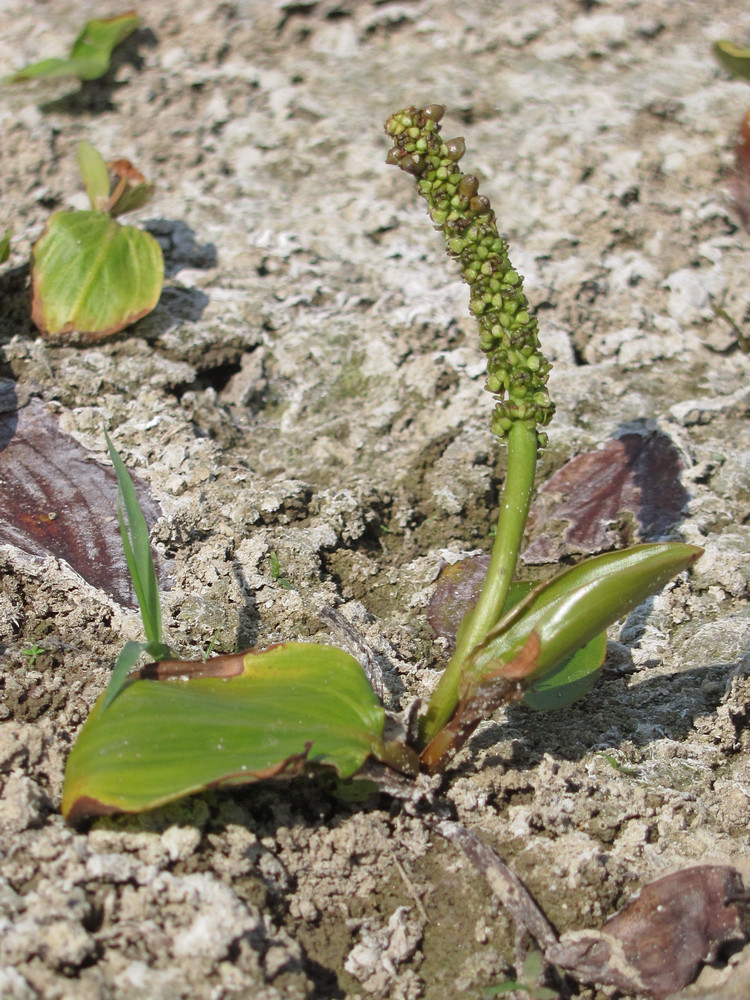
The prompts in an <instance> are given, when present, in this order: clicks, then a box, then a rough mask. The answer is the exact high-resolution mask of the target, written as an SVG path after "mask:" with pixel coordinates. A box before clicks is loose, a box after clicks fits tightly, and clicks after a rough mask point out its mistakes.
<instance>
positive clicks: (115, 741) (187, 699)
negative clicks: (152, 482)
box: [62, 643, 385, 823]
mask: <svg viewBox="0 0 750 1000" xmlns="http://www.w3.org/2000/svg"><path fill="white" fill-rule="evenodd" d="M149 669H150V668H144V669H142V670H141V671H140V672H139V673H140V674H141V675H143V674H145V673H146V672H148V671H149ZM152 673H153V675H154V676H156V677H158V678H162V679H157V680H141V679H139V680H129V681H128V683H127V684H126V686H125V688H124V689H123V690H122V691H121V692H120V694H119V696H118V697H117V698H116V700H115V701H113V702H112V703H111V704H110V706H109V708H108V710H107V712H106V714H102V712H103V700H104V696H102V698H100V700H99V701H98V702H97V703H96V705H95V706H94V708H93V710H92V712H91V715H90V716H89V719H88V721H87V722H86V724H85V726H84V727H83V729H82V730H81V733H80V734H79V736H78V740H77V741H76V744H75V746H74V747H73V750H72V751H71V754H70V757H69V758H68V763H67V767H66V771H65V783H64V787H63V803H62V810H63V815H64V816H65V817H66V819H67V820H68V821H69V822H71V823H75V822H78V821H79V820H80V819H82V818H84V817H85V816H91V815H101V814H103V813H110V812H139V811H141V810H143V809H150V808H153V807H155V806H159V805H162V804H163V803H165V802H170V801H173V800H174V799H178V798H181V797H183V796H185V795H190V794H192V793H193V792H198V791H201V790H202V789H205V788H208V787H214V786H217V785H237V784H244V783H247V782H253V781H259V780H262V779H264V778H270V777H275V776H279V775H282V774H292V773H299V772H300V771H301V770H303V769H304V768H305V767H306V766H308V765H327V766H330V767H333V768H335V770H336V771H337V772H338V774H339V777H342V778H347V777H350V776H351V775H352V774H354V773H355V772H356V771H357V770H358V769H359V768H360V767H361V766H362V764H363V763H364V761H365V759H366V758H367V757H368V756H369V755H370V754H374V755H375V756H379V755H380V754H381V753H383V750H384V748H383V742H382V737H383V727H384V722H385V713H384V711H383V708H382V706H381V705H380V703H379V701H378V699H377V697H376V696H375V693H374V692H373V690H372V688H371V687H370V685H369V683H368V681H367V678H366V677H365V674H364V671H363V670H362V668H361V667H360V666H359V664H358V663H357V661H356V660H354V659H353V657H351V656H349V654H348V653H345V652H343V651H342V650H340V649H336V648H335V647H332V646H320V645H313V644H306V643H285V644H282V645H279V646H273V647H271V648H270V649H268V650H266V651H265V652H261V653H254V652H248V653H244V654H243V653H241V654H238V655H234V656H219V657H215V658H214V659H212V660H209V661H208V662H206V663H201V662H196V663H193V664H190V663H184V662H176V663H170V662H168V661H167V662H162V663H160V664H158V666H156V667H155V668H153V669H152ZM170 675H171V676H172V677H173V678H174V679H170V680H168V679H164V678H166V677H169V676H170ZM186 678H187V679H186Z"/></svg>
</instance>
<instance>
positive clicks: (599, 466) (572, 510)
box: [522, 433, 687, 564]
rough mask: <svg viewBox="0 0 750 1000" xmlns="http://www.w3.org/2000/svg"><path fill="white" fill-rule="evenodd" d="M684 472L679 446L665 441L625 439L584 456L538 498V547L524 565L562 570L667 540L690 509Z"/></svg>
mask: <svg viewBox="0 0 750 1000" xmlns="http://www.w3.org/2000/svg"><path fill="white" fill-rule="evenodd" d="M683 467H684V465H683V461H682V459H681V457H680V454H679V452H678V451H677V449H676V448H675V446H674V445H673V444H672V442H671V441H670V440H669V438H668V437H666V435H664V434H658V433H655V434H647V435H643V434H635V433H631V434H623V436H622V437H619V438H615V439H614V440H612V441H608V442H607V444H605V445H604V447H603V448H599V449H597V450H596V451H588V452H585V453H584V454H582V455H577V456H576V457H575V458H574V459H572V460H571V461H570V462H567V463H566V464H565V465H564V466H563V467H562V468H561V469H559V470H558V471H557V472H556V473H555V474H554V475H553V476H552V477H551V479H549V480H548V481H547V482H546V483H545V484H544V486H543V487H542V488H541V490H540V491H539V496H538V497H537V499H536V500H535V502H534V504H533V506H532V508H531V512H530V514H529V520H528V525H527V531H528V533H529V535H530V536H531V538H532V539H533V540H532V542H531V544H530V545H529V546H528V548H527V549H526V550H525V551H524V553H523V555H522V559H523V561H524V562H525V563H527V564H537V563H550V562H553V563H556V562H559V560H560V559H561V558H563V557H564V556H569V555H591V554H594V553H597V552H606V551H607V550H609V549H614V548H619V547H620V546H623V545H627V544H630V543H631V542H632V541H635V540H636V539H638V540H641V541H645V540H647V539H652V538H655V537H657V536H659V535H661V534H663V533H664V532H665V531H666V530H667V529H668V528H669V527H671V526H672V525H673V524H674V523H675V522H676V521H677V520H679V518H680V515H681V513H682V510H683V508H684V506H685V503H686V501H687V493H686V492H685V489H684V488H683V486H682V484H681V483H680V473H681V471H682V469H683ZM535 536H536V537H535ZM633 536H635V538H634V537H633Z"/></svg>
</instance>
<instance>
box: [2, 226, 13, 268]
mask: <svg viewBox="0 0 750 1000" xmlns="http://www.w3.org/2000/svg"><path fill="white" fill-rule="evenodd" d="M10 237H11V234H10V232H7V233H5V235H4V236H2V237H0V264H4V263H5V262H6V260H7V259H8V257H10Z"/></svg>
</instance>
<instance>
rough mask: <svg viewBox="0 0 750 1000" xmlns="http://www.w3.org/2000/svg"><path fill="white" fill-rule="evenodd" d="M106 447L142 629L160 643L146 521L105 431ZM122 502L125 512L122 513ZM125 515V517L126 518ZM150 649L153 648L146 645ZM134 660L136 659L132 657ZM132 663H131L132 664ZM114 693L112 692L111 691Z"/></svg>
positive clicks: (156, 592)
mask: <svg viewBox="0 0 750 1000" xmlns="http://www.w3.org/2000/svg"><path fill="white" fill-rule="evenodd" d="M104 437H105V438H106V441H107V448H108V449H109V457H110V458H111V459H112V465H113V466H114V469H115V475H116V476H117V485H118V486H119V488H120V502H119V503H118V505H117V514H118V517H119V520H120V534H121V535H122V545H123V548H124V549H125V560H126V562H127V564H128V570H129V571H130V577H131V579H132V581H133V589H134V590H135V596H136V597H137V599H138V607H139V608H140V609H141V618H142V619H143V631H144V632H145V633H146V640H147V642H148V643H149V644H152V643H153V644H155V645H156V646H161V600H160V598H159V581H158V579H157V577H156V567H155V566H154V560H153V558H152V556H151V540H150V539H149V534H148V525H147V524H146V518H145V517H144V516H143V511H142V510H141V508H140V505H139V503H138V497H137V496H136V492H135V487H134V486H133V480H132V479H131V478H130V473H129V472H128V470H127V469H126V468H125V463H124V462H123V460H122V459H121V458H120V455H119V453H118V451H117V449H116V448H115V446H114V445H113V444H112V439H111V438H110V436H109V434H107V432H106V431H105V432H104ZM123 506H124V508H125V512H124V514H123ZM126 518H127V520H126ZM149 652H152V653H153V651H152V650H151V649H149ZM133 662H135V661H133ZM131 666H132V664H131ZM113 697H114V695H113Z"/></svg>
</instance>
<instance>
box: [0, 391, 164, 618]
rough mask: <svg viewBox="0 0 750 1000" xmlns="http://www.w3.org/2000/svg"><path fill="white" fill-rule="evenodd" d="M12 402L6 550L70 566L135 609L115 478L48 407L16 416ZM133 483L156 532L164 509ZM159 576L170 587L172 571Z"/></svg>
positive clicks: (2, 459) (3, 442) (0, 429)
mask: <svg viewBox="0 0 750 1000" xmlns="http://www.w3.org/2000/svg"><path fill="white" fill-rule="evenodd" d="M4 388H5V389H6V390H8V389H9V384H8V383H4ZM10 390H12V385H11V386H10ZM11 395H12V392H11V391H6V392H5V393H4V394H3V400H4V402H3V405H2V406H0V544H8V543H9V544H11V545H15V546H16V547H17V548H19V549H22V550H23V551H24V552H27V553H28V554H29V555H31V556H35V557H42V558H44V557H47V556H54V557H55V558H58V559H64V560H65V561H66V562H67V563H68V564H69V565H70V566H71V567H72V568H73V569H74V570H75V571H76V572H77V573H79V574H80V575H81V576H82V577H83V578H84V580H86V581H87V582H88V583H90V584H92V585H93V586H95V587H99V588H101V589H102V590H104V591H106V593H108V594H109V595H110V596H112V597H114V599H115V600H116V601H118V602H119V603H120V604H123V605H125V606H127V607H136V606H137V603H136V599H135V594H134V592H133V588H132V585H131V582H130V575H129V573H128V568H127V564H126V562H125V556H124V553H123V549H122V540H121V537H120V528H119V525H118V521H117V479H116V477H115V474H114V471H113V470H112V469H111V468H107V467H105V466H103V465H99V464H98V462H96V461H94V459H93V457H92V456H91V455H90V454H89V452H87V451H86V450H85V449H84V448H83V447H81V445H80V444H78V443H77V442H76V441H75V440H74V439H73V438H72V437H70V436H69V435H67V434H64V433H63V432H62V431H61V430H60V426H59V424H58V421H57V419H56V417H55V416H54V415H53V414H52V411H51V410H50V409H49V407H47V405H46V404H44V403H42V402H41V401H39V400H37V399H32V400H31V402H30V403H29V404H28V405H27V406H25V407H23V408H21V409H12V408H11V405H10V402H9V400H10V398H11ZM6 397H7V398H6ZM0 402H2V401H0ZM133 482H134V485H135V490H136V494H137V496H138V502H139V503H140V505H141V508H142V510H143V513H144V515H145V517H146V522H147V523H148V525H149V528H151V527H153V525H154V524H155V522H156V520H157V519H158V518H159V517H160V516H161V509H160V507H159V505H158V504H157V503H156V502H155V501H154V500H152V499H151V496H150V495H149V492H148V488H147V486H146V484H145V483H144V482H142V481H140V480H138V479H136V478H135V477H134V479H133ZM157 571H158V575H159V582H160V584H161V585H162V586H166V585H167V583H168V574H167V568H166V567H165V566H163V565H161V566H160V565H159V563H158V562H157Z"/></svg>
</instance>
